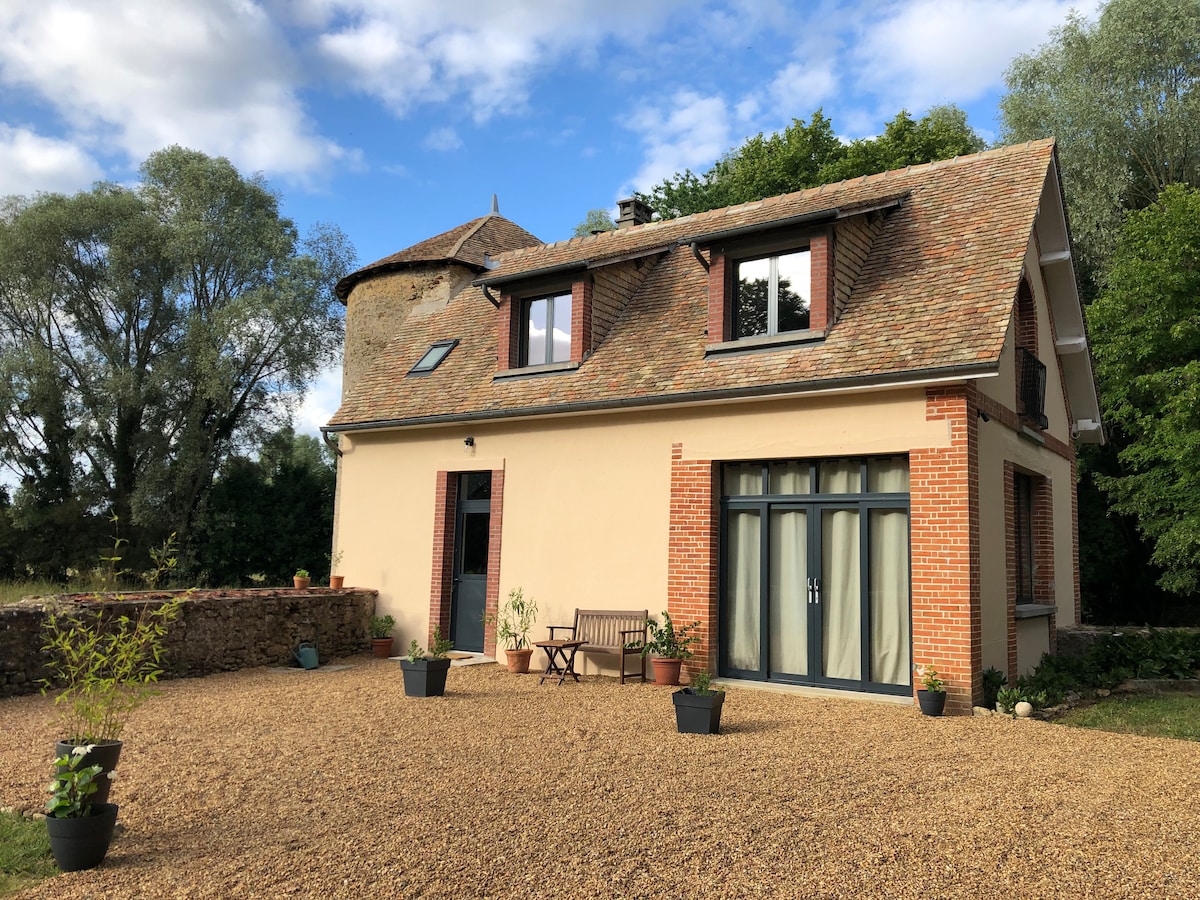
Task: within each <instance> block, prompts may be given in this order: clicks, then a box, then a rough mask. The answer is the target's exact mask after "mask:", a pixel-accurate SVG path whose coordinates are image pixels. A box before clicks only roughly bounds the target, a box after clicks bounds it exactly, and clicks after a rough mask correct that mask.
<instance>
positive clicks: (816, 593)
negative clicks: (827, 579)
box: [812, 578, 821, 606]
mask: <svg viewBox="0 0 1200 900" xmlns="http://www.w3.org/2000/svg"><path fill="white" fill-rule="evenodd" d="M812 592H813V603H815V604H817V605H818V606H820V605H821V579H820V578H814V579H813V580H812Z"/></svg>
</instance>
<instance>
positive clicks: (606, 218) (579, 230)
mask: <svg viewBox="0 0 1200 900" xmlns="http://www.w3.org/2000/svg"><path fill="white" fill-rule="evenodd" d="M616 227H617V223H616V222H614V221H613V220H612V215H610V214H609V212H608V210H607V209H604V208H603V207H601V208H597V209H589V210H588V211H587V216H586V217H585V218H584V220H583V221H582V222H580V223H579V224H578V225H576V226H575V232H574V233H573V234H572V235H571V237H587V236H588V235H590V234H593V233H595V232H597V231H612V230H613V229H614V228H616Z"/></svg>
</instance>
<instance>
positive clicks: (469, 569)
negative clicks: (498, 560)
mask: <svg viewBox="0 0 1200 900" xmlns="http://www.w3.org/2000/svg"><path fill="white" fill-rule="evenodd" d="M490 520H491V514H490V513H486V512H468V513H464V514H463V521H462V529H463V532H462V574H463V575H486V574H487V564H488V543H489V540H490V534H489V525H490Z"/></svg>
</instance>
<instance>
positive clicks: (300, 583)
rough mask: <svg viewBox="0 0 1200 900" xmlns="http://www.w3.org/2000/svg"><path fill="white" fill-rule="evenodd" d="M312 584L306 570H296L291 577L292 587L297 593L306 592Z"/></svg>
mask: <svg viewBox="0 0 1200 900" xmlns="http://www.w3.org/2000/svg"><path fill="white" fill-rule="evenodd" d="M310 584H312V579H311V578H310V577H309V575H308V569H297V570H296V574H295V575H293V576H292V587H294V588H295V589H296V590H298V591H303V590H307V588H308V586H309V585H310Z"/></svg>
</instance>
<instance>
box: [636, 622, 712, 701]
mask: <svg viewBox="0 0 1200 900" xmlns="http://www.w3.org/2000/svg"><path fill="white" fill-rule="evenodd" d="M699 627H700V623H699V622H693V623H692V624H690V625H682V626H680V627H679V628H676V627H675V623H674V622H672V621H671V614H670V613H669V612H667V611H666V610H665V609H664V610H663V611H662V622H661V624H660V623H658V622H655V621H654V620H653V619H647V620H646V628H647V629H649V634H650V637H649V639H648V640H647V641H646V643H645V645H644V646H643V647H642V656H646V655H647V654H650V653H653V654H655V658H654V659H652V660H650V664H651V665H652V666H654V680H655V682H656V683H658V684H679V670H680V668H681V667H682V666H683V661H684V660H685V659H691V658H692V651H691V650H689V649H688V645H689V644H694V643H696V641H698V640H700V637H699V636H698V635H694V634H692V631H693V630H695V629H696V628H699Z"/></svg>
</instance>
